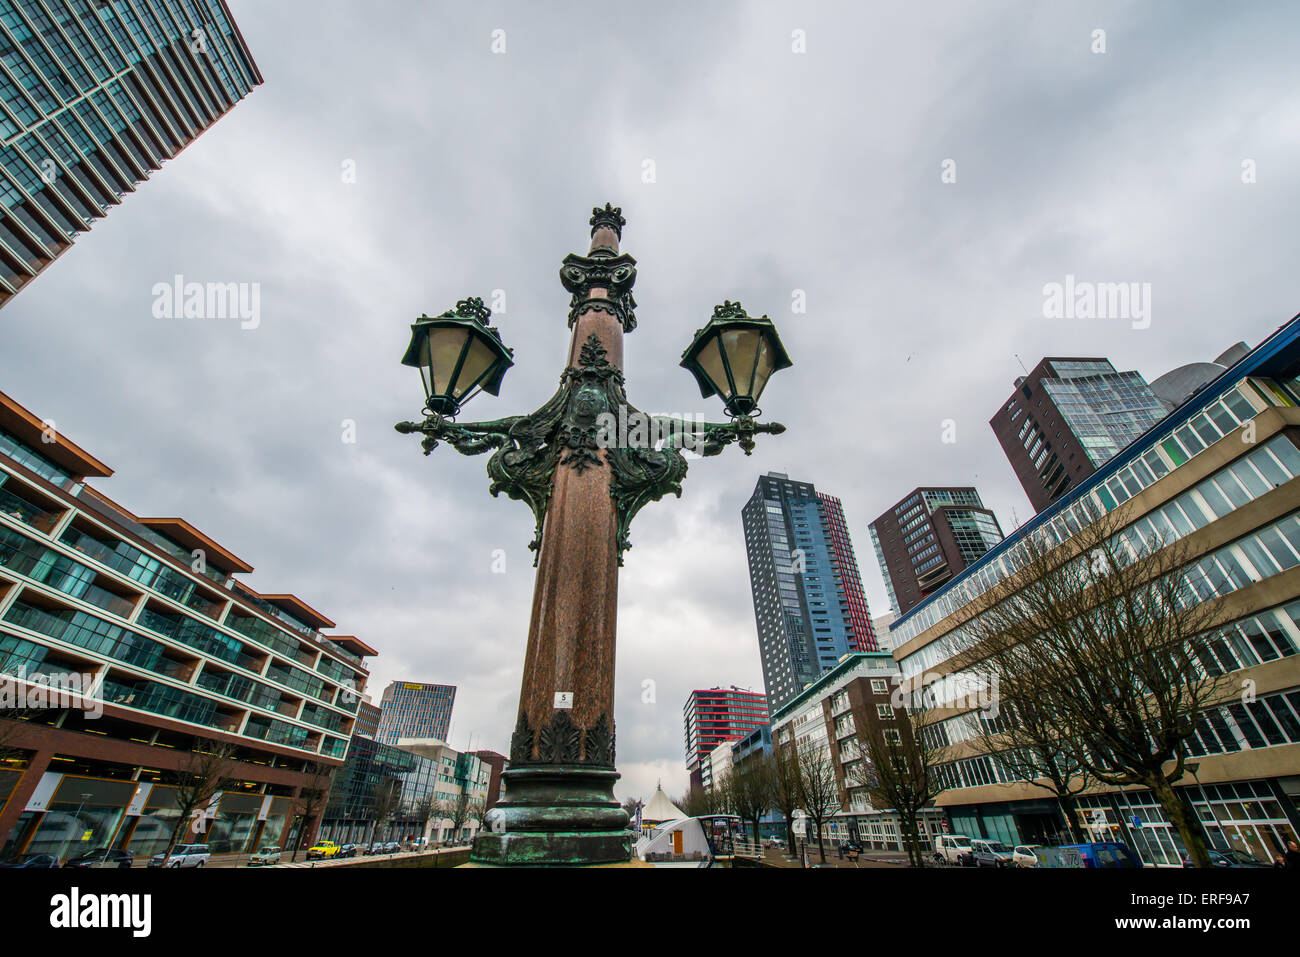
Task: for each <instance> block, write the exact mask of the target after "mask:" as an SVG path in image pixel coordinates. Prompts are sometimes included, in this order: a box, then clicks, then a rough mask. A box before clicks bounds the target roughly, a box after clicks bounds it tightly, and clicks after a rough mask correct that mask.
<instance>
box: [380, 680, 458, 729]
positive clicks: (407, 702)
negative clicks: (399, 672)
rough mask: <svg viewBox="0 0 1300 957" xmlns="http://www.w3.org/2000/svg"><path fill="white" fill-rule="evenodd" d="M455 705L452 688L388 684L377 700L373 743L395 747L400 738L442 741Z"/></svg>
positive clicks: (447, 686) (414, 682)
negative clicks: (377, 716) (376, 720)
mask: <svg viewBox="0 0 1300 957" xmlns="http://www.w3.org/2000/svg"><path fill="white" fill-rule="evenodd" d="M455 703H456V686H455V685H434V684H425V683H422V682H418V681H394V682H391V683H390V684H389V685H388V687H387V688H385V689H384V694H383V697H381V698H380V699H379V707H380V715H379V733H378V735H377V736H376V740H377V741H382V742H384V744H396V743H397V742H398V741H399V740H400V739H402V738H437V739H438V740H440V741H446V740H447V738H448V737H449V736H450V733H451V709H452V706H453V705H454V704H455Z"/></svg>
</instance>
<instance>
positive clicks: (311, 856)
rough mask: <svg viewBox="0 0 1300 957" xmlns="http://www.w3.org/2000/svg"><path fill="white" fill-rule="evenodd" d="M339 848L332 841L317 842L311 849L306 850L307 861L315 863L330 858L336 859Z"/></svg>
mask: <svg viewBox="0 0 1300 957" xmlns="http://www.w3.org/2000/svg"><path fill="white" fill-rule="evenodd" d="M338 853H339V846H338V845H337V844H335V843H334V842H333V841H317V842H316V843H315V844H313V845H312V846H311V847H309V848H307V860H309V861H317V860H324V859H326V858H330V857H337V856H338Z"/></svg>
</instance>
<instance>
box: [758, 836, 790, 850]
mask: <svg viewBox="0 0 1300 957" xmlns="http://www.w3.org/2000/svg"><path fill="white" fill-rule="evenodd" d="M763 846H764V847H776V848H781V849H782V850H784V849H785V841H783V840H782V839H781V838H779V837H769V838H768V839H767V840H766V841H764V842H763Z"/></svg>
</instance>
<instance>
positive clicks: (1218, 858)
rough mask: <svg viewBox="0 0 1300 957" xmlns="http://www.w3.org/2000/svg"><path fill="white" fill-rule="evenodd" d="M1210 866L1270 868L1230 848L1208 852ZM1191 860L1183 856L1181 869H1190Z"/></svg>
mask: <svg viewBox="0 0 1300 957" xmlns="http://www.w3.org/2000/svg"><path fill="white" fill-rule="evenodd" d="M1210 865H1211V866H1212V867H1272V866H1273V865H1272V864H1265V863H1264V862H1263V861H1261V860H1260V859H1259V858H1257V857H1252V856H1251V855H1249V854H1247V853H1246V852H1245V851H1238V850H1236V849H1234V848H1230V849H1228V850H1226V851H1219V850H1214V849H1213V848H1212V849H1211V850H1210ZM1191 866H1192V859H1191V858H1190V857H1188V856H1187V855H1186V854H1184V855H1183V867H1191Z"/></svg>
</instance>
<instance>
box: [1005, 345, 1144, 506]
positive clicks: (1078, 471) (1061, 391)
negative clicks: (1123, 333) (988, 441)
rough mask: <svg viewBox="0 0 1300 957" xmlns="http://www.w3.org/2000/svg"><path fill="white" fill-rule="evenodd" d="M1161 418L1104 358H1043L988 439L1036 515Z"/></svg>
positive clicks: (1137, 379)
mask: <svg viewBox="0 0 1300 957" xmlns="http://www.w3.org/2000/svg"><path fill="white" fill-rule="evenodd" d="M1165 415H1166V408H1165V406H1164V404H1163V403H1162V402H1161V401H1160V399H1159V398H1157V397H1156V395H1155V393H1154V392H1152V391H1151V387H1150V386H1149V385H1147V381H1146V379H1144V378H1143V377H1142V376H1141V375H1140V374H1139V373H1137V372H1133V371H1129V372H1119V371H1117V370H1116V369H1115V367H1114V366H1113V365H1111V364H1110V360H1109V359H1095V358H1094V359H1080V358H1051V357H1049V358H1046V359H1043V360H1042V361H1041V362H1039V363H1038V365H1036V366H1034V368H1033V369H1032V370H1031V371H1030V373H1029V374H1028V375H1025V376H1021V377H1020V378H1018V379H1016V382H1015V391H1014V392H1013V393H1012V394H1011V397H1010V398H1009V399H1008V400H1007V401H1006V402H1004V403H1003V404H1002V408H1001V409H999V410H998V413H997V414H996V415H994V416H993V418H992V419H990V420H989V425H990V426H991V427H992V428H993V434H994V435H996V436H997V439H998V443H999V444H1000V445H1001V446H1002V450H1003V451H1004V452H1005V453H1006V455H1007V459H1008V460H1009V461H1010V462H1011V467H1012V469H1014V470H1015V473H1016V478H1017V479H1019V480H1020V484H1021V486H1023V487H1024V490H1025V494H1026V495H1027V496H1029V502H1030V504H1032V505H1033V506H1034V509H1035V510H1037V511H1042V510H1043V509H1044V508H1046V507H1047V506H1048V505H1049V504H1051V503H1052V502H1054V501H1056V500H1057V499H1058V498H1060V497H1061V496H1062V495H1064V494H1065V493H1066V492H1068V491H1069V490H1070V489H1071V488H1073V487H1075V486H1077V485H1078V484H1079V483H1080V482H1081V481H1083V480H1084V479H1086V478H1087V477H1088V476H1089V475H1091V474H1092V473H1093V472H1095V471H1096V470H1097V469H1099V468H1100V467H1101V466H1103V465H1105V464H1106V463H1107V462H1109V461H1110V460H1111V459H1112V458H1114V457H1115V456H1116V455H1117V454H1119V452H1120V451H1121V450H1122V449H1124V448H1125V447H1127V446H1128V444H1129V443H1130V442H1132V441H1133V440H1134V439H1136V438H1137V437H1138V436H1139V435H1142V434H1143V433H1144V432H1146V431H1147V430H1148V429H1149V428H1151V426H1153V425H1155V424H1156V423H1157V422H1159V421H1160V420H1161V419H1162V418H1164V417H1165Z"/></svg>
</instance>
